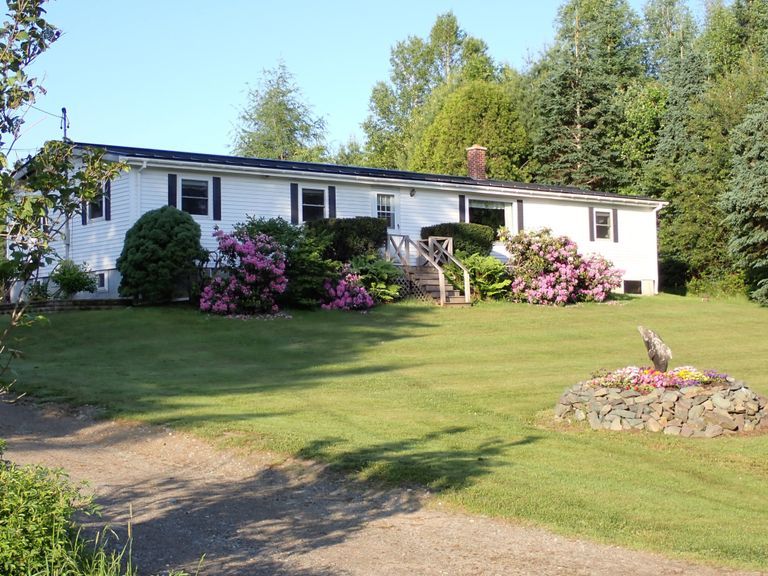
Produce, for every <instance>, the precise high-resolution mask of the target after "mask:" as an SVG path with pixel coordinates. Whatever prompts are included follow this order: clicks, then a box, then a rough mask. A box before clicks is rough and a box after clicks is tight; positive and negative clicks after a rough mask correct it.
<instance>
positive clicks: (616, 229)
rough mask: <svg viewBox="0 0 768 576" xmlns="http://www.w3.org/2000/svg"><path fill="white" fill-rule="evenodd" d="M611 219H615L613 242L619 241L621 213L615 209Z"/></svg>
mask: <svg viewBox="0 0 768 576" xmlns="http://www.w3.org/2000/svg"><path fill="white" fill-rule="evenodd" d="M611 218H612V219H613V241H614V242H618V241H619V211H618V210H617V209H616V208H614V209H613V213H612V216H611Z"/></svg>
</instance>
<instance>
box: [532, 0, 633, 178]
mask: <svg viewBox="0 0 768 576" xmlns="http://www.w3.org/2000/svg"><path fill="white" fill-rule="evenodd" d="M637 29H638V23H637V18H636V16H635V15H634V13H633V12H632V10H631V9H630V8H629V6H628V4H627V2H626V0H610V1H604V0H570V1H569V2H567V3H566V4H564V5H563V6H562V7H561V9H560V13H559V17H558V31H557V36H556V39H555V44H554V46H553V48H552V49H551V50H550V51H549V52H548V54H547V55H546V56H545V58H544V60H543V61H542V62H540V63H539V65H538V67H537V70H536V74H538V75H540V76H541V79H540V80H539V81H540V87H541V89H540V93H539V98H538V102H537V113H538V114H539V115H540V117H541V120H540V126H539V130H538V132H537V134H536V136H535V156H536V158H537V160H538V162H539V163H540V170H539V173H538V175H537V178H538V179H541V180H543V181H545V182H551V183H556V184H570V185H575V186H582V187H586V188H592V189H602V190H608V191H616V190H618V189H619V188H620V187H621V185H622V184H624V183H625V182H626V174H625V172H624V171H623V169H622V166H621V162H620V154H619V148H620V146H619V145H618V143H619V135H618V134H617V133H616V132H617V127H618V126H619V125H620V123H621V109H620V106H619V103H618V101H617V96H619V95H620V94H622V93H623V92H625V91H626V89H627V87H628V86H629V85H630V84H631V83H632V82H633V81H634V80H636V79H637V78H638V77H640V75H641V72H642V65H641V55H642V53H641V46H640V42H639V38H638V34H637Z"/></svg>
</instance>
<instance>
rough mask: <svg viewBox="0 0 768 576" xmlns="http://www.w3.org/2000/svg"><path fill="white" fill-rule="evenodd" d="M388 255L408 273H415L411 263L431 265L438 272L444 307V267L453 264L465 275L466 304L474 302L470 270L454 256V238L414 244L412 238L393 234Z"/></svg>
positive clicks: (389, 240)
mask: <svg viewBox="0 0 768 576" xmlns="http://www.w3.org/2000/svg"><path fill="white" fill-rule="evenodd" d="M387 240H388V242H387V254H388V255H389V256H390V258H392V256H393V254H392V252H391V251H390V249H391V250H393V251H394V256H395V257H396V258H397V260H398V261H399V262H400V265H401V266H402V267H403V270H405V271H406V272H407V273H411V272H413V269H412V266H411V261H412V257H413V260H417V261H419V262H421V264H422V265H423V266H427V265H429V266H430V267H432V268H434V269H435V270H436V271H437V277H438V283H439V287H440V305H441V306H444V305H445V302H446V296H445V291H446V284H445V271H444V270H443V266H444V265H445V264H448V263H453V264H455V265H456V266H458V267H459V268H460V269H461V271H462V272H463V275H464V302H466V303H467V304H469V303H470V302H471V301H472V293H471V291H470V285H469V270H467V267H466V266H464V264H462V263H461V261H460V260H459V259H458V258H456V257H455V256H454V255H453V238H451V237H447V236H430V237H429V238H428V239H426V240H418V241H416V242H414V241H413V240H412V239H411V238H410V236H407V235H401V234H391V235H390V236H389V237H388V239H387Z"/></svg>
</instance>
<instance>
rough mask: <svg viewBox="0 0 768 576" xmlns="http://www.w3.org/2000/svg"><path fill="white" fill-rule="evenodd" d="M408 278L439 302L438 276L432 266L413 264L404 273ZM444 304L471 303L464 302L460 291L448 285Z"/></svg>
mask: <svg viewBox="0 0 768 576" xmlns="http://www.w3.org/2000/svg"><path fill="white" fill-rule="evenodd" d="M406 275H407V276H408V279H409V280H410V281H411V282H413V283H414V284H416V285H417V286H418V287H419V288H421V290H422V291H423V292H425V293H426V294H427V295H429V296H431V297H432V299H433V300H435V302H437V303H438V304H439V303H440V276H439V274H438V272H437V270H435V269H434V268H432V267H426V266H414V267H411V269H410V271H409V272H407V273H406ZM445 305H446V306H470V305H471V303H468V302H466V299H465V298H464V296H463V295H462V293H461V292H459V291H458V290H456V289H455V288H453V287H452V286H450V285H448V286H446V289H445Z"/></svg>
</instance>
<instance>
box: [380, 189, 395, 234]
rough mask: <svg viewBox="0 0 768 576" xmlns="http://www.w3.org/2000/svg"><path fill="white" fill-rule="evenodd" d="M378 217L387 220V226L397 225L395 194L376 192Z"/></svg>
mask: <svg viewBox="0 0 768 576" xmlns="http://www.w3.org/2000/svg"><path fill="white" fill-rule="evenodd" d="M376 217H377V218H384V219H385V220H386V221H387V228H394V227H395V195H394V194H376Z"/></svg>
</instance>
